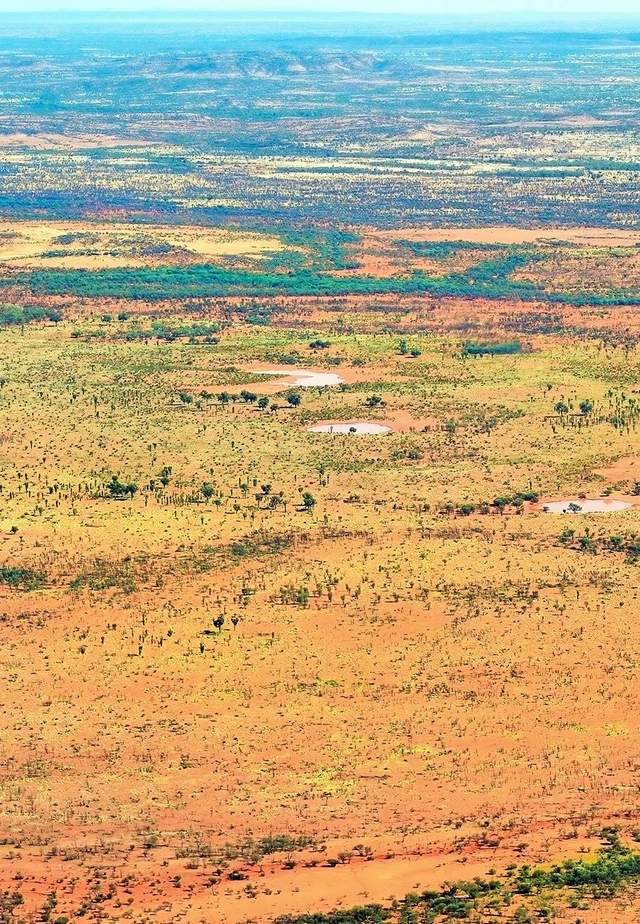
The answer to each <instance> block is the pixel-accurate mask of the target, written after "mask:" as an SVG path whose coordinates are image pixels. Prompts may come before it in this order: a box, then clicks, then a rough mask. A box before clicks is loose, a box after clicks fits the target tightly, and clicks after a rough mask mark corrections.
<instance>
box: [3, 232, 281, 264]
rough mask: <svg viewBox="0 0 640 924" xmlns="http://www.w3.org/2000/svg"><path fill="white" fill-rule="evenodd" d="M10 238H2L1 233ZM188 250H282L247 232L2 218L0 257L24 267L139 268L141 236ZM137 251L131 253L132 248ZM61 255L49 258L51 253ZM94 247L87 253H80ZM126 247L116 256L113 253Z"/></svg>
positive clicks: (209, 253)
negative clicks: (34, 264)
mask: <svg viewBox="0 0 640 924" xmlns="http://www.w3.org/2000/svg"><path fill="white" fill-rule="evenodd" d="M3 234H6V235H17V236H13V237H9V236H7V238H6V240H2V235H3ZM63 235H92V236H93V237H95V238H97V239H96V240H87V241H83V240H82V238H78V239H77V240H75V241H71V242H69V243H61V242H59V241H58V238H60V237H61V236H63ZM141 238H144V239H146V241H149V240H151V241H152V242H153V243H156V244H167V245H169V246H171V247H176V248H180V249H182V250H186V251H188V252H190V253H192V254H195V255H197V256H201V257H225V256H241V255H247V256H253V255H255V256H262V255H263V254H268V253H270V252H273V251H276V250H282V249H283V246H284V245H283V244H282V242H281V241H280V239H279V238H277V237H274V236H272V235H266V234H258V233H253V232H246V231H228V230H225V229H220V228H201V227H194V226H184V227H172V226H165V225H144V226H142V225H135V224H130V223H122V224H120V223H110V224H107V223H100V222H96V223H94V222H82V221H52V222H33V221H31V222H29V221H25V222H18V223H16V222H11V223H10V222H0V261H2V262H12V263H13V264H14V265H17V266H22V265H25V264H27V263H30V262H33V261H37V262H38V263H39V264H41V265H46V266H60V267H68V268H72V267H77V268H83V269H95V268H99V267H101V266H102V267H109V266H140V265H144V263H145V259H144V258H143V256H142V255H141V254H140V253H136V252H135V250H134V248H136V247H139V242H140V239H141ZM129 247H130V248H131V249H132V252H131V253H130V254H129V253H127V249H128V248H129ZM51 250H54V251H60V252H61V255H60V256H55V257H52V256H45V254H47V252H48V251H51ZM82 250H91V251H94V253H90V254H86V253H81V252H79V251H82ZM114 250H118V251H122V252H121V253H118V254H117V255H114V254H113V253H112V251H114Z"/></svg>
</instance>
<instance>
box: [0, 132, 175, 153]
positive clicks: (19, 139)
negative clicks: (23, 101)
mask: <svg viewBox="0 0 640 924" xmlns="http://www.w3.org/2000/svg"><path fill="white" fill-rule="evenodd" d="M158 146H159V145H158V143H157V142H153V141H145V140H144V139H142V138H114V137H112V136H111V135H63V134H60V133H57V132H37V133H35V134H28V133H27V132H8V133H0V147H1V148H23V147H27V148H37V149H38V150H50V149H56V148H64V149H65V150H66V149H73V148H130V147H144V148H157V147H158Z"/></svg>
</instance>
